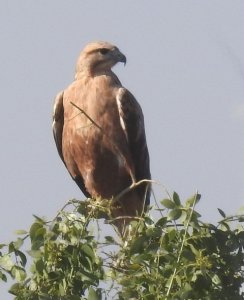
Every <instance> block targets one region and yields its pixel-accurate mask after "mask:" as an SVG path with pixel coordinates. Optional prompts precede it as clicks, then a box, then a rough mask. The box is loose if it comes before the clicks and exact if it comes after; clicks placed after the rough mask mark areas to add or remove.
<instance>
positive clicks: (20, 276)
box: [11, 266, 26, 282]
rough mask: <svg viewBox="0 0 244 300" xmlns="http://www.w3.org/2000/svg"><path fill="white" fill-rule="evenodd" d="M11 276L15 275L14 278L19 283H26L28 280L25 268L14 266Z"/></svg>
mask: <svg viewBox="0 0 244 300" xmlns="http://www.w3.org/2000/svg"><path fill="white" fill-rule="evenodd" d="M11 274H12V275H13V277H14V278H15V279H16V280H17V281H18V282H21V281H24V280H25V278H26V272H25V270H24V269H23V268H20V267H17V266H14V267H13V268H12V270H11Z"/></svg>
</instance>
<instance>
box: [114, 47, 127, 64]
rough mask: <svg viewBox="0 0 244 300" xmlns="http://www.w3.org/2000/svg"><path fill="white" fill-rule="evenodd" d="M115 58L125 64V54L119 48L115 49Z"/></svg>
mask: <svg viewBox="0 0 244 300" xmlns="http://www.w3.org/2000/svg"><path fill="white" fill-rule="evenodd" d="M116 59H117V61H118V62H122V63H124V65H126V56H125V55H124V54H123V53H121V52H120V51H119V50H117V51H116Z"/></svg>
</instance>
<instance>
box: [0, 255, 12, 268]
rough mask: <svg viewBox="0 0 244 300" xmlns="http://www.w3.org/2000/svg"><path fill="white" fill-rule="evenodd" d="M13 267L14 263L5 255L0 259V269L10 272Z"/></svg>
mask: <svg viewBox="0 0 244 300" xmlns="http://www.w3.org/2000/svg"><path fill="white" fill-rule="evenodd" d="M13 266H14V263H13V262H12V260H11V257H10V255H8V254H5V255H4V256H2V257H0V267H1V268H3V269H5V270H7V271H10V270H11V269H12V267H13Z"/></svg>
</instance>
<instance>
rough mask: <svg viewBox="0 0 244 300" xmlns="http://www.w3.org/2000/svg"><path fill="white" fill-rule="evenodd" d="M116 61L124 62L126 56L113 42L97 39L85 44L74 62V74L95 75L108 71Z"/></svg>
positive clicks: (78, 75)
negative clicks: (75, 62)
mask: <svg viewBox="0 0 244 300" xmlns="http://www.w3.org/2000/svg"><path fill="white" fill-rule="evenodd" d="M118 62H123V63H124V64H125V63H126V57H125V55H124V54H123V53H121V52H120V50H119V49H118V48H117V47H116V46H115V45H113V44H110V43H108V42H103V41H98V42H92V43H89V44H87V45H86V46H85V48H84V49H83V51H82V52H81V53H80V56H79V58H78V61H77V64H76V76H75V78H76V79H78V78H79V77H80V76H82V75H84V73H85V75H86V76H96V75H99V74H103V73H108V72H109V71H110V70H111V68H112V67H113V66H114V65H115V64H117V63H118Z"/></svg>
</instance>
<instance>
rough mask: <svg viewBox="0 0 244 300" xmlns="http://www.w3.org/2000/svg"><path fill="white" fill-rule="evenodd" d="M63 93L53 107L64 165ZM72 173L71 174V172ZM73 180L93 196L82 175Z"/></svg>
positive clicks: (56, 139)
mask: <svg viewBox="0 0 244 300" xmlns="http://www.w3.org/2000/svg"><path fill="white" fill-rule="evenodd" d="M63 95H64V92H63V91H62V92H60V93H59V94H58V95H57V96H56V98H55V101H54V109H53V136H54V140H55V143H56V146H57V150H58V153H59V156H60V157H61V159H62V161H63V163H64V165H65V166H66V164H65V161H64V157H63V143H62V138H63V127H64V106H63ZM70 175H71V174H70ZM71 177H72V178H73V180H74V181H75V182H76V184H77V185H78V186H79V188H80V189H81V191H82V193H83V194H84V195H85V196H86V197H87V198H89V197H91V195H90V194H89V193H88V192H87V190H86V187H85V184H84V180H83V178H82V177H81V176H79V175H77V176H75V177H73V176H72V175H71Z"/></svg>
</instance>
